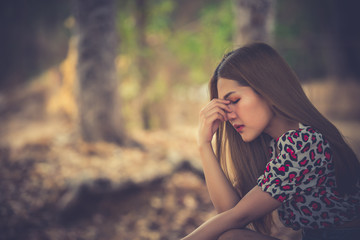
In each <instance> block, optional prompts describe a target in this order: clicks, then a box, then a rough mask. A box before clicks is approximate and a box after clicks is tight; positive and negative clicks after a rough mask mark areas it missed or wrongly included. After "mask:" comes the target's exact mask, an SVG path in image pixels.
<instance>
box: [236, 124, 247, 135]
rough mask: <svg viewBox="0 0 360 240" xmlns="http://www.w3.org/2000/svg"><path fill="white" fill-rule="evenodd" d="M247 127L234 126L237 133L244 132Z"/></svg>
mask: <svg viewBox="0 0 360 240" xmlns="http://www.w3.org/2000/svg"><path fill="white" fill-rule="evenodd" d="M244 127H245V125H240V124H234V128H235V129H236V131H237V132H239V133H240V132H242V131H243V130H244Z"/></svg>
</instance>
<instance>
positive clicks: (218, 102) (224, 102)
mask: <svg viewBox="0 0 360 240" xmlns="http://www.w3.org/2000/svg"><path fill="white" fill-rule="evenodd" d="M229 104H230V101H229V100H221V99H216V100H215V101H211V102H210V103H209V104H208V105H207V106H206V107H205V109H209V110H211V109H213V108H217V107H219V108H221V109H223V110H224V111H226V112H231V108H230V106H229Z"/></svg>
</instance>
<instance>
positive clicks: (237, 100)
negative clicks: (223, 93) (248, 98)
mask: <svg viewBox="0 0 360 240" xmlns="http://www.w3.org/2000/svg"><path fill="white" fill-rule="evenodd" d="M239 101H240V98H239V99H236V100H235V101H231V104H236V103H237V102H239Z"/></svg>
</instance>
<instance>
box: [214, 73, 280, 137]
mask: <svg viewBox="0 0 360 240" xmlns="http://www.w3.org/2000/svg"><path fill="white" fill-rule="evenodd" d="M217 88H218V96H219V98H220V99H226V100H230V104H229V106H230V109H231V112H229V113H227V117H228V119H229V121H230V123H231V124H232V125H233V127H234V128H235V129H236V131H237V132H238V133H239V134H240V135H241V137H242V139H243V140H244V141H245V142H251V141H253V140H254V139H255V138H257V137H258V136H259V135H260V134H261V133H262V132H263V131H265V132H266V128H267V127H268V126H269V124H270V122H271V120H272V119H273V112H272V111H271V109H270V107H269V105H268V103H267V102H266V101H265V100H264V99H263V98H262V97H261V96H260V95H258V94H257V93H256V92H255V91H254V90H253V89H252V88H251V87H248V86H241V85H239V84H238V83H237V82H236V81H234V80H229V79H226V78H219V80H218V83H217Z"/></svg>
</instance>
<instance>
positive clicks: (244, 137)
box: [240, 134, 259, 143]
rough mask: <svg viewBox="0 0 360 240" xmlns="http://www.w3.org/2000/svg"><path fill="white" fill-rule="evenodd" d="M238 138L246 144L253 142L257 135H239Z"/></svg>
mask: <svg viewBox="0 0 360 240" xmlns="http://www.w3.org/2000/svg"><path fill="white" fill-rule="evenodd" d="M240 136H241V138H242V140H243V141H244V142H247V143H248V142H252V141H254V140H255V139H256V138H257V137H258V136H259V135H254V136H252V135H251V136H249V135H247V134H240Z"/></svg>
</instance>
